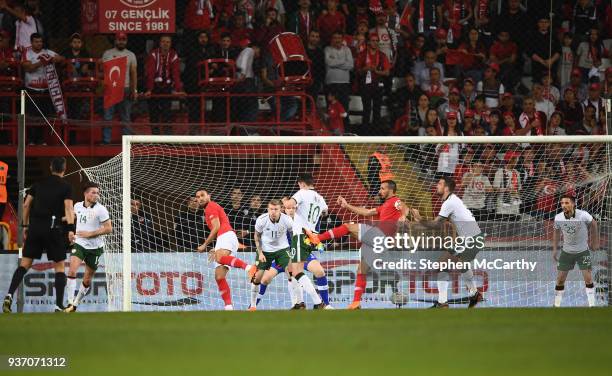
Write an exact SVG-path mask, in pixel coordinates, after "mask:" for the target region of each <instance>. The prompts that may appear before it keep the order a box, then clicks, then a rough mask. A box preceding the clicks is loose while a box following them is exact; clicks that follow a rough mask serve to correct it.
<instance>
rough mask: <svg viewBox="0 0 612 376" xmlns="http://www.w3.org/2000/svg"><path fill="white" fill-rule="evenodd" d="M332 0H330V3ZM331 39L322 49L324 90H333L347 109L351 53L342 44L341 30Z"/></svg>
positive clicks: (351, 68) (351, 65)
mask: <svg viewBox="0 0 612 376" xmlns="http://www.w3.org/2000/svg"><path fill="white" fill-rule="evenodd" d="M334 1H335V0H331V2H332V3H333V2H334ZM329 3H330V2H328V5H329ZM331 39H332V41H331V45H330V46H327V47H325V49H324V54H325V71H326V74H325V85H326V87H327V88H326V90H327V91H330V90H333V91H334V92H335V93H337V95H338V100H339V101H340V103H342V107H344V109H345V110H347V111H349V95H350V94H351V79H350V73H351V71H352V70H353V66H354V61H353V54H352V53H351V50H350V49H349V48H348V47H346V46H344V45H343V44H342V33H341V32H334V33H333V35H332V38H331Z"/></svg>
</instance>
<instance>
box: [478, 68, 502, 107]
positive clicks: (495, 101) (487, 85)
mask: <svg viewBox="0 0 612 376" xmlns="http://www.w3.org/2000/svg"><path fill="white" fill-rule="evenodd" d="M499 70H500V67H499V64H497V63H491V64H490V65H489V66H488V67H487V68H486V69H485V71H484V77H483V80H482V81H480V82H478V84H477V85H476V91H477V92H478V94H480V95H484V97H485V103H486V105H487V107H489V108H496V107H498V106H499V99H500V98H501V96H502V95H503V94H504V90H505V89H504V84H502V83H501V81H500V80H499V79H498V78H497V74H498V73H499Z"/></svg>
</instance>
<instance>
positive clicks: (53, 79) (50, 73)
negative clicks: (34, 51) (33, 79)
mask: <svg viewBox="0 0 612 376" xmlns="http://www.w3.org/2000/svg"><path fill="white" fill-rule="evenodd" d="M44 71H45V77H46V79H47V85H48V86H49V96H51V102H53V106H54V107H55V112H56V113H57V116H58V117H59V118H60V119H62V120H66V105H65V104H64V96H63V94H62V86H61V85H60V81H59V76H58V74H57V70H56V69H55V64H53V63H52V62H49V63H48V64H45V65H44Z"/></svg>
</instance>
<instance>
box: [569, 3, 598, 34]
mask: <svg viewBox="0 0 612 376" xmlns="http://www.w3.org/2000/svg"><path fill="white" fill-rule="evenodd" d="M596 26H597V10H596V8H595V6H594V5H593V4H592V3H591V1H590V0H577V1H576V6H575V7H574V14H573V19H572V31H573V33H574V35H576V36H577V37H578V38H585V39H586V35H587V34H588V32H589V30H591V28H592V27H596Z"/></svg>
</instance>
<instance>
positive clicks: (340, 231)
mask: <svg viewBox="0 0 612 376" xmlns="http://www.w3.org/2000/svg"><path fill="white" fill-rule="evenodd" d="M396 191H397V184H396V183H395V182H394V181H393V180H385V181H383V182H382V183H381V184H380V190H379V191H378V195H379V196H380V198H382V200H383V201H384V202H383V204H382V205H380V206H379V207H377V208H371V209H367V208H363V207H359V206H353V205H351V204H349V203H348V202H346V199H344V197H342V196H338V204H339V205H340V206H341V207H342V208H344V209H347V210H349V211H350V212H353V213H355V214H357V215H362V216H364V217H374V219H375V221H376V223H375V224H374V225H369V224H365V223H343V224H342V225H340V226H338V227H335V228H333V229H331V230H328V231H326V232H324V233H322V234H318V235H317V234H315V233H313V232H310V231H307V230H306V229H305V230H304V231H305V232H306V235H308V238H309V239H310V241H311V242H312V243H313V244H315V245H316V244H319V243H320V242H322V241H325V240H330V239H337V238H340V237H342V236H344V235H349V234H350V236H352V237H353V238H355V239H357V240H359V241H360V242H362V243H363V242H364V241H365V239H363V238H364V236H365V235H366V234H368V237H371V236H372V235H374V236H379V235H382V236H385V235H386V236H394V235H395V233H396V232H397V222H398V221H405V220H406V214H407V213H408V208H407V207H406V205H404V203H403V202H402V201H401V200H400V199H399V197H397V195H396ZM366 272H367V265H366V263H364V262H363V259H362V260H361V261H360V263H359V266H358V267H357V281H356V282H355V293H354V295H353V303H351V304H350V305H349V307H348V309H359V308H361V295H363V292H364V291H365V287H366V282H367V280H366Z"/></svg>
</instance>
